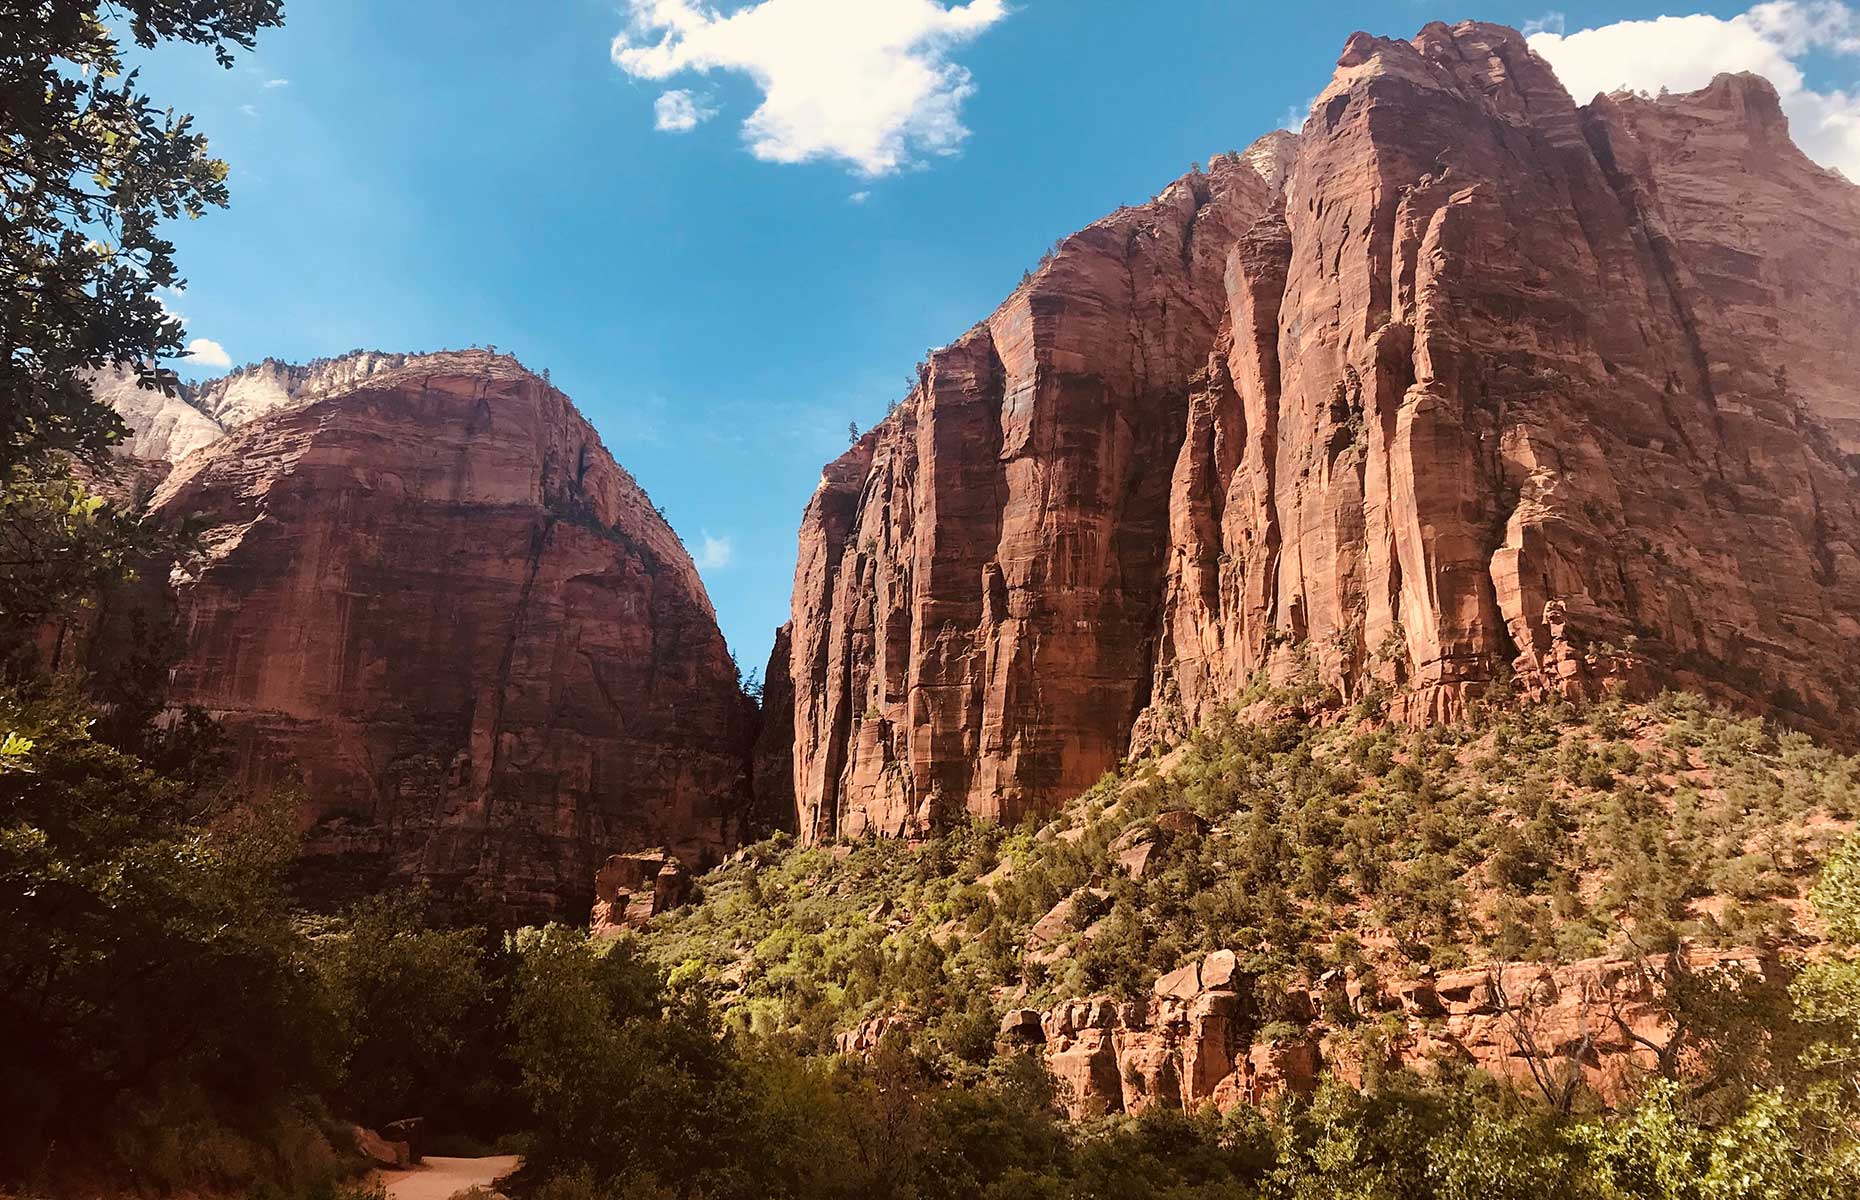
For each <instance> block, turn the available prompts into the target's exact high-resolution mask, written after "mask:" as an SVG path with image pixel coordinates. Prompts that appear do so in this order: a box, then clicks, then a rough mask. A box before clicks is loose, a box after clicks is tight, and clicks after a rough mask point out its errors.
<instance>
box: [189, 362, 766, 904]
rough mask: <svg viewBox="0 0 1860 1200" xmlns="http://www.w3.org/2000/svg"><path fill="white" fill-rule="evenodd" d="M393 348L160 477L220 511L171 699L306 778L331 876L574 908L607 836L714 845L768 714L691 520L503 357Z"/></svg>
mask: <svg viewBox="0 0 1860 1200" xmlns="http://www.w3.org/2000/svg"><path fill="white" fill-rule="evenodd" d="M376 366H377V367H378V368H379V369H372V370H370V371H367V372H360V373H358V374H357V377H356V378H354V379H352V380H346V381H342V382H339V383H335V384H332V385H331V386H330V387H327V388H319V389H317V390H315V391H314V393H311V394H308V395H306V394H304V393H302V392H301V391H300V392H299V393H298V394H296V395H294V396H292V397H290V398H289V399H288V402H286V403H283V404H280V405H274V406H272V407H270V408H268V409H265V410H264V411H262V412H261V414H260V415H258V416H257V417H256V418H255V419H252V420H250V422H249V423H247V424H244V425H242V426H240V427H238V428H236V429H234V430H233V431H232V432H231V433H229V434H228V435H227V436H225V437H224V438H222V439H221V440H219V441H218V442H216V443H214V444H212V445H211V446H209V447H208V448H207V449H206V450H204V451H201V452H198V453H195V454H193V455H191V456H189V457H188V458H187V459H186V460H185V461H184V462H182V463H181V464H179V465H178V466H177V468H176V469H175V471H174V472H173V474H172V475H170V477H169V478H168V480H167V481H166V483H165V484H164V485H163V487H162V488H161V489H160V491H159V492H158V493H157V495H156V497H155V501H154V503H155V506H156V509H157V511H158V512H160V513H164V514H174V515H176V516H181V515H187V514H196V515H198V516H200V517H201V518H203V519H204V520H205V521H206V522H207V532H206V534H205V535H204V540H203V541H204V546H205V555H204V559H203V560H202V561H200V562H199V563H197V564H193V565H192V566H191V568H190V569H189V570H188V571H186V572H177V575H176V581H175V591H176V602H177V605H178V609H179V622H180V632H181V636H182V639H183V643H184V645H185V647H186V649H185V651H184V654H183V657H182V659H181V661H180V662H179V664H178V665H177V666H176V668H175V670H174V672H173V677H172V685H171V688H170V692H169V702H170V703H171V704H173V705H175V706H177V707H179V706H182V705H198V706H200V707H202V708H204V709H206V710H207V711H208V712H210V713H212V714H213V715H214V716H216V717H217V718H219V719H220V720H221V721H222V722H223V723H224V724H225V726H226V728H227V730H228V731H229V733H230V734H231V736H232V739H233V742H234V746H235V748H236V750H237V754H238V764H239V770H240V773H241V775H242V777H243V778H244V780H245V781H246V782H248V783H253V784H261V785H262V784H279V785H288V784H289V783H290V782H291V781H293V780H294V779H296V778H298V777H300V778H301V784H302V802H301V811H302V814H303V824H304V826H305V828H306V829H307V842H306V848H305V854H306V868H307V869H306V879H307V884H308V886H309V887H310V888H311V890H312V891H313V893H316V894H321V895H324V896H328V897H332V898H333V897H340V896H343V895H353V894H356V893H357V892H360V891H362V890H372V889H375V888H378V887H380V886H383V885H385V884H387V883H389V882H409V881H420V882H425V883H429V884H432V885H434V886H435V887H436V888H437V889H438V890H439V891H440V892H441V893H442V894H445V895H459V896H462V897H472V898H475V899H479V900H484V901H488V902H490V903H491V904H493V905H494V906H495V907H496V908H498V909H499V910H500V911H501V912H502V913H503V914H504V915H505V916H507V917H509V918H511V919H532V918H535V917H539V916H545V915H568V914H573V915H575V916H580V915H581V914H582V913H585V912H586V911H587V904H588V889H589V886H590V884H589V881H590V880H591V879H592V878H593V877H594V874H595V871H596V869H597V868H598V867H599V866H600V864H601V863H602V862H604V861H605V860H606V859H607V858H608V856H609V855H610V854H612V853H615V852H618V851H624V850H633V849H639V848H641V847H646V846H655V847H659V846H662V847H665V848H666V849H667V850H668V851H669V852H670V853H672V854H673V855H676V856H677V857H678V858H680V859H682V860H684V861H685V862H687V863H688V864H690V865H691V866H693V867H698V866H703V865H708V864H709V863H710V862H712V861H714V860H716V859H717V858H720V857H721V855H722V853H723V852H724V851H725V850H726V849H727V848H729V847H730V846H732V845H733V844H735V842H736V841H737V840H739V838H740V835H741V833H742V830H741V825H740V823H741V821H742V820H743V818H744V816H745V814H746V812H747V807H748V799H749V765H750V751H751V746H752V743H753V739H754V737H755V712H754V707H753V705H752V704H751V703H750V702H749V701H748V700H747V699H746V698H745V697H744V696H743V695H742V693H741V691H740V690H739V688H738V686H737V682H736V674H735V669H734V666H733V664H732V662H731V660H730V656H729V653H728V651H727V649H726V648H725V645H724V641H723V638H722V635H721V634H720V633H719V631H718V628H717V624H716V620H715V616H714V614H713V612H712V610H711V606H710V602H709V600H708V598H707V597H706V595H705V591H704V587H703V584H702V583H701V582H700V581H699V579H698V576H697V572H696V570H695V569H694V567H693V565H692V562H691V559H690V557H689V556H688V555H687V554H686V552H685V550H684V548H683V547H682V546H681V545H680V544H679V542H678V539H677V537H676V536H675V535H674V534H673V533H672V531H671V529H670V528H669V527H668V526H667V525H666V523H665V521H664V520H663V519H662V518H661V517H660V516H659V515H658V513H657V512H656V511H655V510H654V509H653V506H652V504H651V502H650V501H649V500H648V499H647V498H646V495H645V493H644V492H642V491H641V490H640V488H639V487H638V485H637V484H636V483H635V482H634V481H633V479H632V477H631V476H629V475H628V474H627V473H626V472H625V471H623V470H622V469H621V468H620V467H618V466H617V465H616V464H615V463H614V461H613V459H612V458H611V457H609V455H608V454H607V452H606V450H605V449H603V448H602V446H601V444H600V440H599V438H598V437H597V436H596V434H595V433H594V431H593V429H592V428H591V427H590V426H589V425H588V423H587V422H586V421H585V420H584V419H583V418H582V417H581V416H580V415H579V414H578V413H577V412H576V411H575V410H574V407H573V406H572V405H571V404H570V403H569V401H568V400H567V398H566V397H564V396H563V395H562V394H561V393H559V392H557V391H555V390H554V389H553V388H551V387H549V386H548V385H547V384H546V383H544V382H543V381H542V380H540V379H537V378H536V377H535V376H533V375H531V374H529V373H528V372H526V371H524V370H522V369H521V368H520V367H518V366H517V365H516V364H515V363H514V362H513V361H511V360H510V359H507V358H499V357H496V356H494V355H491V354H487V353H479V352H472V353H456V354H442V355H430V356H422V357H418V358H413V359H405V360H397V361H385V362H382V361H379V360H377V362H376ZM274 374H277V375H278V377H279V378H285V377H287V376H289V375H290V370H289V369H280V371H279V372H274Z"/></svg>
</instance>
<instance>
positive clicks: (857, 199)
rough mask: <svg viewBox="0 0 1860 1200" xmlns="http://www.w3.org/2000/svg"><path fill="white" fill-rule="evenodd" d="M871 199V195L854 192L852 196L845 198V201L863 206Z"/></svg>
mask: <svg viewBox="0 0 1860 1200" xmlns="http://www.w3.org/2000/svg"><path fill="white" fill-rule="evenodd" d="M871 198H872V193H870V192H854V193H853V194H852V195H850V196H848V197H846V199H847V201H848V202H849V203H852V204H864V203H865V202H866V201H867V200H870V199H871Z"/></svg>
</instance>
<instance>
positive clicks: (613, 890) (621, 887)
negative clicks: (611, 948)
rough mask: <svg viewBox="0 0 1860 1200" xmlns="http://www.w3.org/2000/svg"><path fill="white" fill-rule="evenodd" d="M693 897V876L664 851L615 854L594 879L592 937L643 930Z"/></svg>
mask: <svg viewBox="0 0 1860 1200" xmlns="http://www.w3.org/2000/svg"><path fill="white" fill-rule="evenodd" d="M690 895H691V872H689V871H687V870H686V869H685V864H684V863H683V862H682V861H680V860H679V859H677V858H674V857H673V856H671V855H669V854H667V853H666V852H665V851H663V850H637V851H634V852H633V853H630V854H615V855H612V856H610V857H609V858H608V859H607V862H606V863H605V864H604V865H602V867H601V869H600V870H599V871H597V872H595V875H594V911H593V912H592V913H591V914H590V915H589V917H588V930H589V932H591V933H594V934H597V935H601V936H606V937H612V936H614V935H617V934H619V933H621V932H623V931H625V930H628V929H644V928H645V927H646V924H647V922H649V921H651V920H652V918H654V917H656V916H658V915H659V914H660V913H662V912H670V911H671V910H672V909H674V908H677V907H678V906H679V905H680V904H683V903H684V902H685V900H686V899H687V898H688V897H689V896H690Z"/></svg>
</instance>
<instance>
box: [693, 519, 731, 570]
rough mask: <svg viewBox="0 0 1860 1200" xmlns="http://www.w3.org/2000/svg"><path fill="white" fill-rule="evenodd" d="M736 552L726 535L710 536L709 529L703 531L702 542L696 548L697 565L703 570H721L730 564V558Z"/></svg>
mask: <svg viewBox="0 0 1860 1200" xmlns="http://www.w3.org/2000/svg"><path fill="white" fill-rule="evenodd" d="M735 554H736V548H735V547H734V546H732V545H731V544H730V539H729V538H727V537H712V536H711V535H710V530H708V529H706V530H705V531H704V544H703V545H702V546H701V547H699V548H698V559H697V565H698V566H700V567H703V568H704V569H705V570H707V571H708V570H722V569H723V568H724V567H727V566H729V565H730V559H731V558H732V557H734V555H735Z"/></svg>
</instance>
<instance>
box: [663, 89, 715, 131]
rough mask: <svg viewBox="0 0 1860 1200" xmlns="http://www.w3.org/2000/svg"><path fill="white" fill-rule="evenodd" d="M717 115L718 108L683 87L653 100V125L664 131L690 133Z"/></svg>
mask: <svg viewBox="0 0 1860 1200" xmlns="http://www.w3.org/2000/svg"><path fill="white" fill-rule="evenodd" d="M716 115H717V110H716V109H714V108H712V107H710V106H709V105H708V104H705V103H702V102H700V101H699V100H698V98H697V97H695V96H693V95H692V94H691V93H690V92H687V91H685V90H684V89H682V88H676V89H673V90H672V91H669V92H666V93H665V94H664V95H662V96H660V97H659V98H658V99H657V100H655V101H653V102H652V116H653V122H652V127H653V128H654V129H657V130H659V131H661V132H663V133H689V132H691V131H692V130H693V129H696V128H697V127H698V126H699V125H701V124H703V123H704V122H705V121H708V120H710V119H711V118H712V117H714V116H716Z"/></svg>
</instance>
